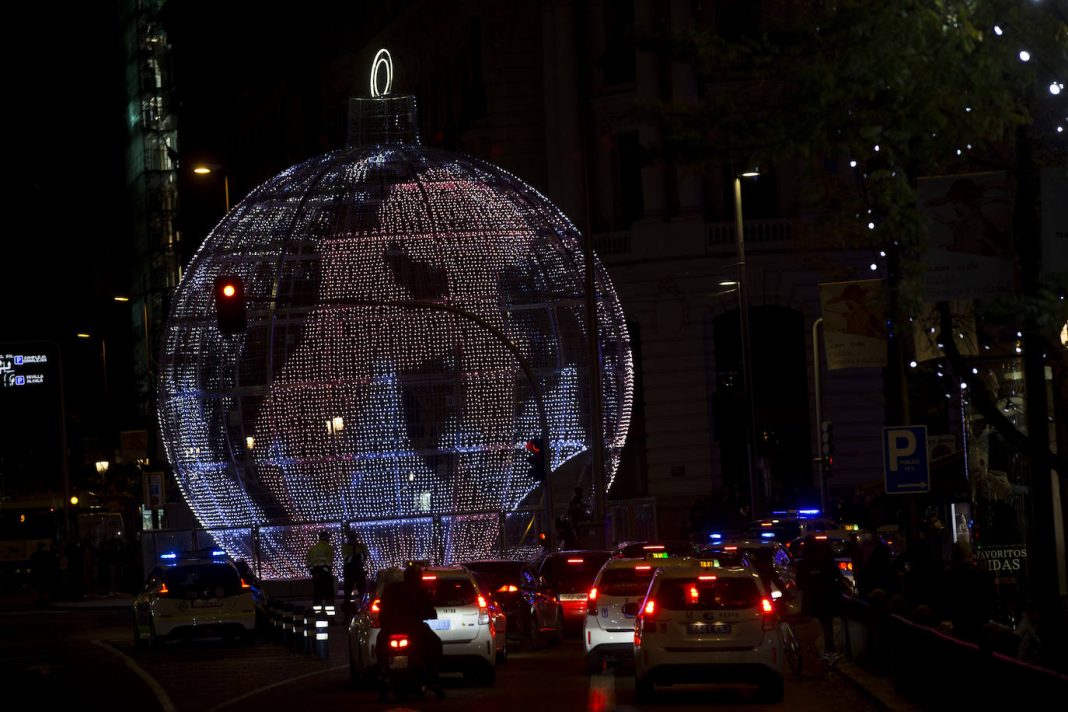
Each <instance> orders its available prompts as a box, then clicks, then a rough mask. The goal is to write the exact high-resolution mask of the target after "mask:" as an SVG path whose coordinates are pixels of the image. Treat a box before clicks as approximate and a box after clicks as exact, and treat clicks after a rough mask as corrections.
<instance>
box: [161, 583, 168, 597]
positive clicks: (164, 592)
mask: <svg viewBox="0 0 1068 712" xmlns="http://www.w3.org/2000/svg"><path fill="white" fill-rule="evenodd" d="M168 593H170V589H168V588H167V584H165V583H161V584H160V585H159V595H161V596H166V595H167V594H168Z"/></svg>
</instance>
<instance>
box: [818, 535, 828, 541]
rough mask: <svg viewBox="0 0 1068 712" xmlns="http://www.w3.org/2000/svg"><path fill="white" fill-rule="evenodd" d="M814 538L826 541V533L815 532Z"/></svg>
mask: <svg viewBox="0 0 1068 712" xmlns="http://www.w3.org/2000/svg"><path fill="white" fill-rule="evenodd" d="M816 539H818V540H819V541H827V535H826V534H817V535H816Z"/></svg>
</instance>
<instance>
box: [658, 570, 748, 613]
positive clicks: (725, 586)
mask: <svg viewBox="0 0 1068 712" xmlns="http://www.w3.org/2000/svg"><path fill="white" fill-rule="evenodd" d="M656 602H657V603H658V604H659V605H660V607H661V608H664V609H665V610H669V611H684V610H686V609H688V608H700V609H705V610H725V611H730V610H739V609H744V608H754V607H756V606H757V605H759V604H760V589H758V588H757V585H756V582H755V581H753V580H752V579H748V578H734V577H731V578H716V579H715V580H711V581H708V580H705V581H702V580H700V579H697V578H672V579H664V580H662V581H661V582H660V588H659V590H658V591H657V592H656Z"/></svg>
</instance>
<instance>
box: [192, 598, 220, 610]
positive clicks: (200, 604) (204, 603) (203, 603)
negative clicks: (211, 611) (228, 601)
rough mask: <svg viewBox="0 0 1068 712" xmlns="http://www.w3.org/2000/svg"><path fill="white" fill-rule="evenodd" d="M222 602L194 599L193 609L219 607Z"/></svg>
mask: <svg viewBox="0 0 1068 712" xmlns="http://www.w3.org/2000/svg"><path fill="white" fill-rule="evenodd" d="M221 605H222V601H220V600H219V599H218V598H194V599H193V608H213V607H215V606H221Z"/></svg>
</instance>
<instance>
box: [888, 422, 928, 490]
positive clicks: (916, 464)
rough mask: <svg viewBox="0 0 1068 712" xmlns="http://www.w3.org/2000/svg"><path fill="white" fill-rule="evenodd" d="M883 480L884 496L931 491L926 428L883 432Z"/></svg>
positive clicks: (917, 427) (920, 426)
mask: <svg viewBox="0 0 1068 712" xmlns="http://www.w3.org/2000/svg"><path fill="white" fill-rule="evenodd" d="M883 476H884V478H885V480H886V493H887V494H915V493H917V492H927V491H929V490H930V489H931V471H930V467H928V462H927V426H926V425H896V426H893V427H889V428H883Z"/></svg>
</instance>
